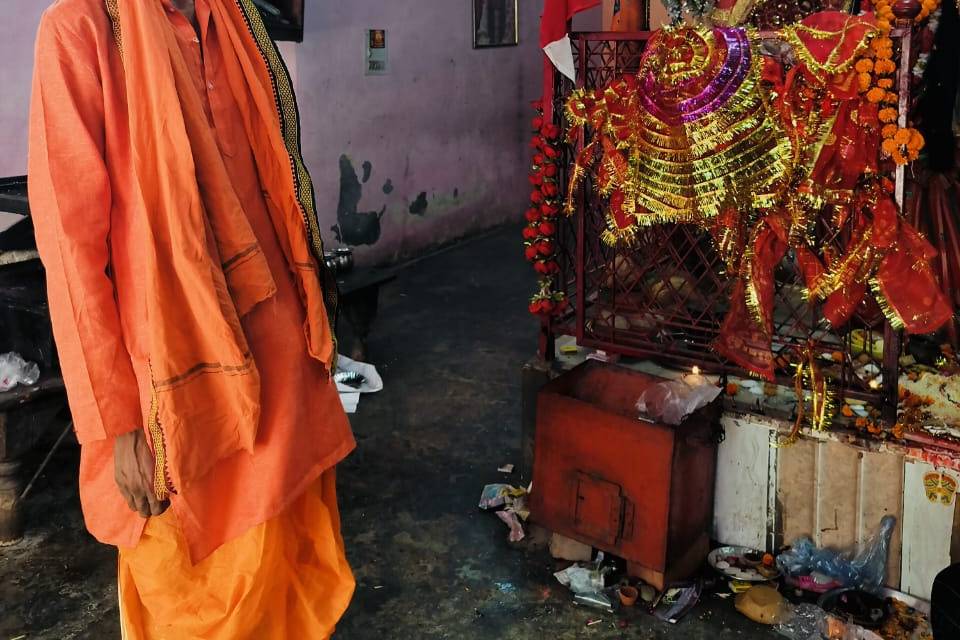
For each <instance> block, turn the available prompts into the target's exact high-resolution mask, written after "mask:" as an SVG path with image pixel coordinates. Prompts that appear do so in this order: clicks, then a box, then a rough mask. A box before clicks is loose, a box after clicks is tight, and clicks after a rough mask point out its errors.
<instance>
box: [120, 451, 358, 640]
mask: <svg viewBox="0 0 960 640" xmlns="http://www.w3.org/2000/svg"><path fill="white" fill-rule="evenodd" d="M335 484H336V480H335V471H334V470H332V469H331V470H330V471H327V472H326V473H324V474H323V476H322V477H321V478H320V479H319V480H317V482H316V483H314V484H313V485H312V486H311V487H310V488H308V489H307V491H306V492H305V493H304V494H303V495H302V496H301V497H300V498H298V499H297V500H296V501H295V502H294V503H293V504H292V505H290V507H288V508H287V509H286V510H285V511H284V512H282V513H281V514H280V515H278V516H277V517H275V518H273V519H271V520H268V521H266V522H264V523H262V524H260V525H258V526H256V527H254V528H252V529H250V530H249V531H247V532H246V533H245V534H243V535H242V536H240V537H239V538H236V539H234V540H231V541H229V542H227V543H226V544H224V545H223V546H221V547H220V548H218V549H217V550H216V551H215V552H213V554H212V555H210V556H208V557H207V558H205V559H204V560H203V561H201V562H200V563H198V564H196V565H194V564H192V563H191V562H190V555H189V552H188V549H187V544H186V542H185V540H184V537H183V534H182V533H181V531H180V529H179V527H178V526H177V520H176V518H175V517H174V514H173V512H172V511H167V512H166V513H165V514H164V515H162V516H160V517H157V518H151V519H150V520H149V521H148V522H147V527H146V530H145V531H144V533H143V537H142V538H141V539H140V542H139V544H137V546H136V547H135V548H133V549H121V550H120V576H119V591H120V618H121V628H122V637H123V640H244V639H246V638H250V639H253V638H255V639H256V640H287V639H288V638H289V639H294V638H297V639H301V638H302V639H308V638H309V639H310V640H314V639H317V640H319V639H322V638H328V637H330V635H331V634H332V633H333V630H334V627H335V625H336V623H337V620H339V618H340V616H341V615H342V614H343V612H344V611H345V610H346V608H347V605H348V604H349V602H350V598H351V596H352V595H353V589H354V578H353V574H352V573H351V571H350V567H349V565H348V564H347V559H346V557H345V555H344V549H343V540H342V538H341V537H340V516H339V512H338V510H337V496H336V486H335Z"/></svg>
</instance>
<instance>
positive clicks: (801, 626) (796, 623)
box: [773, 603, 827, 640]
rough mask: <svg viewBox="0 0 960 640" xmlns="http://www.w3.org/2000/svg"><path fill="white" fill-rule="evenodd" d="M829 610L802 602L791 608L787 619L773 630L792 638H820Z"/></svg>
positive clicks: (799, 639)
mask: <svg viewBox="0 0 960 640" xmlns="http://www.w3.org/2000/svg"><path fill="white" fill-rule="evenodd" d="M826 617H827V612H826V611H824V610H823V609H821V608H820V607H818V606H817V605H815V604H808V603H801V604H798V605H796V606H794V607H792V608H791V609H790V612H789V613H788V614H787V619H786V620H785V621H784V622H781V623H779V624H777V625H776V626H774V627H773V630H774V631H776V632H777V633H779V634H780V635H781V636H783V637H784V638H789V639H790V640H820V637H821V636H820V625H821V622H822V621H823V619H824V618H826Z"/></svg>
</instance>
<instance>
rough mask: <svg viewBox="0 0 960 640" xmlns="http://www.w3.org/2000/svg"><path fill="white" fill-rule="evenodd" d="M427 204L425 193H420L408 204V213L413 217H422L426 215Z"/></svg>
mask: <svg viewBox="0 0 960 640" xmlns="http://www.w3.org/2000/svg"><path fill="white" fill-rule="evenodd" d="M428 206H429V203H428V202H427V192H426V191H421V192H420V195H418V196H417V199H416V200H414V201H413V202H412V203H411V204H410V213H412V214H413V215H415V216H422V215H424V214H426V213H427V207H428Z"/></svg>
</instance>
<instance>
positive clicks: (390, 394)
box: [0, 228, 778, 640]
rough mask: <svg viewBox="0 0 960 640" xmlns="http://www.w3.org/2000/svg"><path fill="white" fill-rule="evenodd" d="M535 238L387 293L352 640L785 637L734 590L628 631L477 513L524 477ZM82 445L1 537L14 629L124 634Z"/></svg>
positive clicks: (375, 351)
mask: <svg viewBox="0 0 960 640" xmlns="http://www.w3.org/2000/svg"><path fill="white" fill-rule="evenodd" d="M518 234H519V230H517V229H513V228H509V229H504V230H502V231H498V232H496V233H494V234H493V235H490V236H487V237H485V238H482V239H480V240H477V241H474V242H471V243H467V244H464V245H460V246H458V247H455V248H454V249H452V250H450V251H447V252H445V253H442V254H440V255H438V256H435V257H432V258H429V259H426V260H423V261H420V262H418V263H416V264H415V265H414V266H412V267H411V268H409V269H407V270H405V271H403V272H402V273H401V275H400V278H399V280H398V281H396V282H394V283H392V284H390V285H389V286H387V287H386V288H385V290H384V292H383V299H382V307H381V312H380V315H379V317H378V320H377V324H376V326H375V327H374V331H373V335H372V336H371V340H370V343H369V353H370V356H369V359H370V361H371V362H374V363H375V364H376V365H377V367H378V369H379V370H380V373H381V374H382V376H383V379H384V383H385V388H384V391H382V392H381V393H379V394H376V395H375V396H371V397H370V398H369V399H365V401H364V403H363V406H362V407H361V409H360V411H359V412H358V413H357V414H356V415H354V416H352V420H353V424H354V428H355V430H356V434H357V440H358V443H359V449H358V450H357V452H356V453H355V454H354V455H353V457H351V458H350V459H349V460H348V461H347V463H346V464H344V465H343V466H342V467H341V468H340V470H339V472H338V481H339V486H340V499H341V507H342V511H343V530H344V537H345V538H346V542H347V549H348V553H349V555H350V560H351V563H352V564H353V567H354V569H355V571H356V574H357V594H356V598H355V599H354V602H353V605H352V607H351V609H350V611H349V612H348V614H347V616H346V618H345V619H344V620H343V623H342V624H341V626H340V628H339V630H338V634H337V639H338V640H375V639H376V640H381V639H384V640H393V639H398V640H420V639H423V640H434V639H436V640H439V639H444V638H450V639H456V640H494V639H495V640H541V639H549V640H573V639H579V638H630V639H642V640H660V639H670V640H701V639H703V640H707V639H709V640H725V639H727V638H730V639H733V638H738V639H739V638H770V639H773V638H776V637H778V636H776V635H774V634H773V633H772V632H769V631H767V630H764V629H761V628H760V627H757V626H755V625H753V624H752V623H750V622H748V621H746V620H745V619H744V618H742V617H741V616H740V615H739V614H738V613H736V612H735V611H734V609H733V605H732V602H731V601H730V600H723V599H720V598H718V597H717V596H706V597H705V598H704V600H703V601H702V602H701V604H700V605H699V606H698V607H697V608H696V609H695V610H694V611H693V612H692V613H691V614H690V615H689V616H688V617H687V618H684V620H683V621H682V622H681V623H680V624H679V625H676V626H674V625H669V624H667V623H663V622H659V621H657V620H655V619H654V618H652V617H650V616H646V615H640V614H635V615H633V616H629V618H630V619H629V621H628V622H629V624H628V625H627V627H626V628H622V629H621V628H619V626H618V625H617V623H618V621H619V620H618V618H617V617H615V616H611V615H608V614H604V613H598V612H596V611H594V610H589V609H582V608H577V607H575V606H573V605H572V604H571V602H570V595H569V592H568V591H567V590H566V589H564V588H563V587H562V586H560V585H559V584H558V583H557V582H556V580H555V579H554V577H553V572H554V571H555V570H556V568H555V567H554V565H553V561H552V560H551V559H550V555H549V552H548V551H547V550H546V549H545V548H538V549H530V548H529V547H519V548H511V545H510V543H509V542H508V541H507V536H506V530H505V527H504V525H503V523H502V522H501V521H500V520H499V519H498V518H495V517H491V516H490V514H485V513H483V512H481V511H480V510H479V509H478V508H477V495H478V490H479V488H480V487H482V486H483V485H485V484H488V483H492V482H511V483H513V482H520V479H519V478H517V477H516V474H514V475H513V476H507V477H505V476H504V474H502V473H499V472H498V471H497V469H498V467H501V466H502V465H503V464H504V463H505V462H506V461H511V460H512V461H515V462H518V461H519V437H520V436H519V433H520V366H521V364H522V363H523V362H524V361H525V360H527V359H528V358H529V357H530V356H531V355H533V353H534V350H535V349H536V338H537V331H536V326H535V324H534V320H533V319H532V318H531V317H530V315H529V314H528V313H527V311H526V306H527V297H528V295H529V293H530V291H531V290H532V289H533V287H534V282H533V281H532V279H531V278H530V277H529V276H528V273H529V269H528V268H527V265H526V264H525V263H524V261H523V258H522V256H521V255H519V253H518V251H517V249H516V247H517V241H516V238H517V236H518ZM76 457H77V454H76V451H75V449H74V448H71V447H65V448H64V449H63V450H62V451H61V452H60V453H59V454H58V455H57V457H56V459H55V460H54V464H52V465H51V467H50V470H49V471H48V472H47V473H46V475H45V476H44V477H43V478H41V480H40V481H39V482H38V484H37V486H36V487H35V488H34V491H33V494H32V496H31V498H30V501H29V504H28V507H27V517H28V518H29V520H30V522H31V525H30V535H29V537H28V538H27V539H26V540H25V541H23V542H21V543H19V544H18V545H16V546H14V547H9V548H0V640H10V639H11V638H16V637H18V636H20V635H24V634H25V635H26V638H24V640H36V639H48V640H73V639H80V638H91V639H96V640H108V639H113V638H119V632H118V618H117V611H116V592H115V586H114V582H115V576H116V564H115V562H116V559H115V558H116V556H115V553H114V552H112V551H111V550H110V549H109V548H106V547H102V546H99V545H97V544H96V543H95V542H93V541H92V540H91V539H90V538H89V537H87V536H86V535H85V534H84V533H83V532H82V519H81V516H80V511H79V507H78V503H77V496H76V480H75V477H74V475H75V471H74V470H75V465H76ZM31 462H32V463H33V464H36V463H38V462H39V459H38V460H36V461H31ZM523 544H524V543H521V545H523ZM598 619H599V620H600V621H601V622H598V623H595V624H592V625H591V626H589V627H588V626H587V623H588V622H591V621H595V620H598Z"/></svg>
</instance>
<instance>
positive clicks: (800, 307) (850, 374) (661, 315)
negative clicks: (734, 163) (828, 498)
mask: <svg viewBox="0 0 960 640" xmlns="http://www.w3.org/2000/svg"><path fill="white" fill-rule="evenodd" d="M649 36H650V34H649V33H646V32H643V33H630V34H625V33H624V34H620V33H580V34H575V35H574V36H573V38H572V40H573V43H574V52H575V56H576V60H577V63H578V68H579V82H580V85H581V86H585V87H587V88H595V87H601V86H604V85H606V84H608V83H609V82H610V81H612V80H614V79H615V78H617V77H619V76H621V75H623V74H624V73H631V72H636V70H637V68H638V66H639V60H640V55H641V53H642V51H643V47H644V45H645V44H646V41H647V40H648V38H649ZM555 87H556V89H555V94H554V107H555V109H554V110H555V116H554V117H555V121H556V123H557V124H558V125H560V126H561V127H562V128H564V129H566V123H565V122H564V118H563V107H564V104H565V102H566V99H567V97H568V96H569V95H570V93H571V91H572V90H573V88H574V87H573V84H572V83H571V82H570V81H569V80H567V79H566V78H564V77H563V76H560V75H559V74H558V75H557V78H556V82H555ZM575 151H576V150H575V149H571V148H566V149H564V161H565V162H564V165H565V167H566V170H565V171H564V172H562V178H563V185H564V189H565V188H566V183H567V182H566V181H567V177H568V175H569V168H570V167H571V166H572V163H573V157H574V155H575ZM604 207H605V203H604V201H603V199H602V198H600V197H599V196H597V195H596V193H595V192H594V190H593V189H592V188H591V185H590V183H589V181H587V182H586V183H585V186H584V188H583V189H582V190H581V193H580V194H579V196H578V202H577V211H576V213H575V215H573V216H571V217H570V218H568V219H565V220H563V221H562V223H561V224H560V225H559V230H558V238H557V246H558V256H557V259H558V261H559V264H560V267H561V273H560V276H559V280H560V282H559V286H560V288H561V289H562V290H563V291H564V292H565V293H566V294H567V296H568V299H569V301H570V305H571V306H570V313H569V315H568V316H567V317H565V318H563V319H560V320H556V321H553V324H551V325H549V326H547V328H546V331H547V337H548V338H550V337H552V336H554V335H560V334H572V335H575V336H576V337H577V339H578V342H579V343H580V344H582V345H584V346H588V347H594V348H598V349H603V350H605V351H608V352H611V353H619V354H623V355H628V356H637V357H644V358H653V359H656V360H659V361H661V362H663V363H665V364H672V365H675V366H680V367H684V368H689V367H690V366H692V365H694V364H696V365H698V366H700V367H702V368H704V369H706V370H712V371H716V372H722V373H738V374H741V375H745V373H744V372H743V371H742V370H741V369H739V368H738V367H736V366H735V365H733V364H732V363H729V362H727V361H725V360H723V359H722V358H720V357H719V356H718V355H717V354H716V353H714V351H713V350H712V349H711V344H712V342H713V341H714V339H715V338H716V337H717V334H718V332H719V329H720V325H721V323H722V321H723V318H724V315H725V313H726V312H727V309H728V306H729V300H730V294H731V288H732V279H731V278H729V277H728V276H727V274H726V273H725V269H724V267H725V265H724V263H723V261H722V259H721V258H720V256H719V255H718V254H717V253H716V251H715V250H714V248H713V245H712V242H711V240H710V238H709V236H708V234H707V233H706V232H704V231H702V230H701V229H699V228H697V227H696V226H693V225H677V224H664V225H655V226H651V227H649V228H646V229H644V230H643V231H642V232H641V233H640V234H639V235H638V240H637V242H636V245H635V246H632V247H629V248H622V247H618V248H613V247H610V246H608V245H606V244H605V243H604V242H603V241H602V240H601V234H602V232H603V231H604V229H605V221H604ZM824 217H826V215H825V216H824ZM845 234H846V230H845V229H839V230H833V229H831V227H830V225H829V221H828V220H826V219H824V220H821V222H820V224H819V225H818V229H817V239H818V241H819V245H820V246H826V245H829V244H834V245H839V244H840V243H841V241H842V240H843V239H844V238H845ZM802 290H803V281H802V277H801V275H800V272H799V270H798V268H797V266H796V264H795V262H794V261H793V259H792V255H788V256H787V258H785V259H784V260H783V261H782V262H781V264H780V266H779V267H778V271H777V294H776V304H775V310H776V311H775V335H774V340H773V349H774V353H776V354H778V355H779V356H780V360H781V362H784V363H786V362H796V360H797V354H798V353H799V352H800V350H801V349H802V348H803V347H805V346H806V345H807V344H809V343H811V342H812V343H813V344H814V345H815V348H816V349H817V350H818V351H819V352H822V353H825V354H834V353H839V354H841V355H842V356H843V357H842V358H841V359H840V362H836V361H826V360H825V361H824V367H825V370H826V371H827V373H828V375H830V376H831V378H832V379H833V380H834V382H835V384H836V385H837V386H838V387H839V389H840V390H841V391H842V393H843V394H844V395H845V396H847V397H858V398H862V399H865V400H869V401H871V402H875V403H876V404H878V405H885V406H886V408H887V410H888V412H889V410H890V408H891V407H894V408H895V406H896V392H897V388H896V380H897V357H896V356H897V354H898V353H899V339H898V338H899V337H898V335H897V333H896V332H895V331H893V330H892V329H891V328H890V327H889V326H888V324H887V323H886V322H885V320H884V317H883V315H882V313H880V311H879V309H878V308H877V306H876V304H875V303H873V302H872V301H871V302H870V303H868V304H867V305H864V306H862V307H861V309H860V311H859V313H858V314H857V315H856V316H855V317H854V319H853V320H852V321H851V322H850V323H849V324H848V326H845V327H843V328H841V330H840V331H836V332H832V331H830V330H829V327H828V326H827V322H826V320H825V319H824V318H823V316H822V314H821V312H820V308H819V305H811V304H808V303H807V302H806V301H805V300H804V299H803V298H802V295H801V293H802ZM852 330H857V331H858V332H862V333H861V334H860V335H862V340H857V341H856V342H857V344H858V345H861V343H862V345H871V344H873V343H874V341H875V340H883V341H884V344H885V345H886V347H887V348H886V350H885V352H886V354H887V357H886V358H883V357H879V354H878V355H874V354H873V353H871V352H872V349H870V348H868V347H867V348H864V346H855V344H854V338H853V333H852ZM551 343H552V340H549V339H548V340H545V341H543V345H544V347H546V345H549V344H551ZM545 355H546V354H545ZM790 373H791V369H790V367H788V366H784V367H781V368H780V370H779V371H778V374H779V375H781V376H782V378H783V380H784V381H786V380H787V379H788V378H789V376H790ZM876 374H882V380H883V383H882V386H880V387H879V388H872V387H871V386H870V384H868V381H867V380H868V379H869V378H873V377H874V376H875V375H876ZM874 385H876V382H875V383H874Z"/></svg>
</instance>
